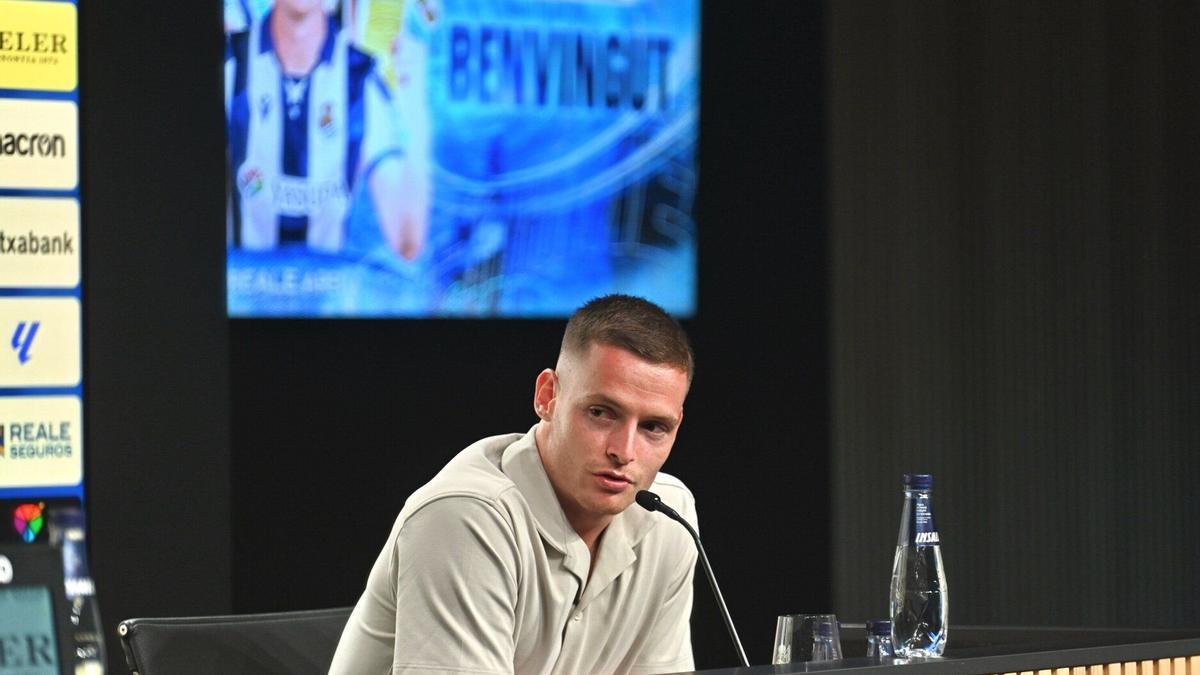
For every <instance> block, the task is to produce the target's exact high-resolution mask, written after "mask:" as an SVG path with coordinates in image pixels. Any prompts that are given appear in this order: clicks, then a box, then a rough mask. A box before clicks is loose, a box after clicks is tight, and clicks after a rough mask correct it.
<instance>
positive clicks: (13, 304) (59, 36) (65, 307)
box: [0, 0, 84, 544]
mask: <svg viewBox="0 0 1200 675" xmlns="http://www.w3.org/2000/svg"><path fill="white" fill-rule="evenodd" d="M76 14H77V6H76V3H75V2H26V1H23V0H22V1H18V0H0V16H3V17H4V26H3V30H0V506H2V507H3V513H0V516H2V517H0V542H5V541H17V542H24V543H29V544H36V543H45V542H46V541H47V540H48V538H49V535H50V533H49V527H47V526H45V525H46V523H48V522H49V519H50V518H51V516H52V513H51V512H52V511H53V508H54V507H55V505H59V506H64V505H65V506H66V507H69V508H71V509H77V508H78V507H79V505H80V504H81V503H82V501H83V491H84V488H83V404H82V395H83V382H82V368H81V363H80V361H81V354H82V345H81V331H82V323H81V316H80V291H81V285H80V266H79V261H80V245H79V237H80V209H79V165H80V163H79V103H78V102H79V94H78V92H79V90H78V82H77V79H78V77H77V73H78V50H77V45H78V40H77V32H78V31H77V17H76Z"/></svg>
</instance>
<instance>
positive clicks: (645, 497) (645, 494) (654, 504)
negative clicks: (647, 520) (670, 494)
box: [634, 490, 662, 511]
mask: <svg viewBox="0 0 1200 675" xmlns="http://www.w3.org/2000/svg"><path fill="white" fill-rule="evenodd" d="M634 499H635V500H637V503H638V505H639V506H641V507H642V508H643V509H646V510H647V511H657V510H658V507H660V506H662V498H661V497H659V496H658V495H656V494H654V493H653V492H651V491H649V490H638V493H637V496H635V497H634Z"/></svg>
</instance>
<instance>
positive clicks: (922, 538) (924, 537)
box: [916, 532, 941, 544]
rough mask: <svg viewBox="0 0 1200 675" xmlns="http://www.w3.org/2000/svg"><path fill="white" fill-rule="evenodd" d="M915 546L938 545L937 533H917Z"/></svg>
mask: <svg viewBox="0 0 1200 675" xmlns="http://www.w3.org/2000/svg"><path fill="white" fill-rule="evenodd" d="M916 543H917V544H940V543H941V541H940V540H939V539H938V533H937V532H918V533H917V541H916Z"/></svg>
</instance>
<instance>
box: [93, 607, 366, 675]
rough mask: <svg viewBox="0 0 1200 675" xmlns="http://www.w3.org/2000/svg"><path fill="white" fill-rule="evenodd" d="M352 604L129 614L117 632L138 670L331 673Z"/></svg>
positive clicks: (168, 674)
mask: <svg viewBox="0 0 1200 675" xmlns="http://www.w3.org/2000/svg"><path fill="white" fill-rule="evenodd" d="M351 609H353V608H351V607H339V608H336V609H317V610H309V611H302V612H276V613H272V614H242V615H229V616H197V617H171V618H161V619H128V620H126V621H122V622H121V624H120V625H119V626H118V627H117V633H118V635H120V636H121V648H122V649H123V650H124V651H125V661H126V663H128V664H129V669H130V670H132V671H133V673H134V674H135V675H207V674H209V673H212V674H213V675H217V674H221V675H238V674H240V673H246V674H247V675H249V674H251V673H253V674H255V675H260V674H271V673H279V674H280V675H283V674H286V675H309V674H311V675H326V673H328V672H329V664H330V662H332V661H333V652H334V651H335V650H336V649H337V643H338V639H339V638H341V636H342V629H343V628H344V627H345V625H346V620H347V619H348V618H349V617H350V611H351Z"/></svg>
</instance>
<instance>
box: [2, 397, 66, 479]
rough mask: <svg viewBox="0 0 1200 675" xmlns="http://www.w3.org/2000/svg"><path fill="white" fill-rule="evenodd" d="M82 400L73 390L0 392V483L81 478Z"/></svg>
mask: <svg viewBox="0 0 1200 675" xmlns="http://www.w3.org/2000/svg"><path fill="white" fill-rule="evenodd" d="M81 420H82V406H81V405H80V402H79V398H77V397H74V396H19V397H4V398H0V424H3V426H4V438H3V444H2V445H3V447H4V451H3V453H0V487H28V486H48V485H76V484H78V483H79V481H80V480H81V479H82V478H83V447H82V444H83V428H82V421H81Z"/></svg>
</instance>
